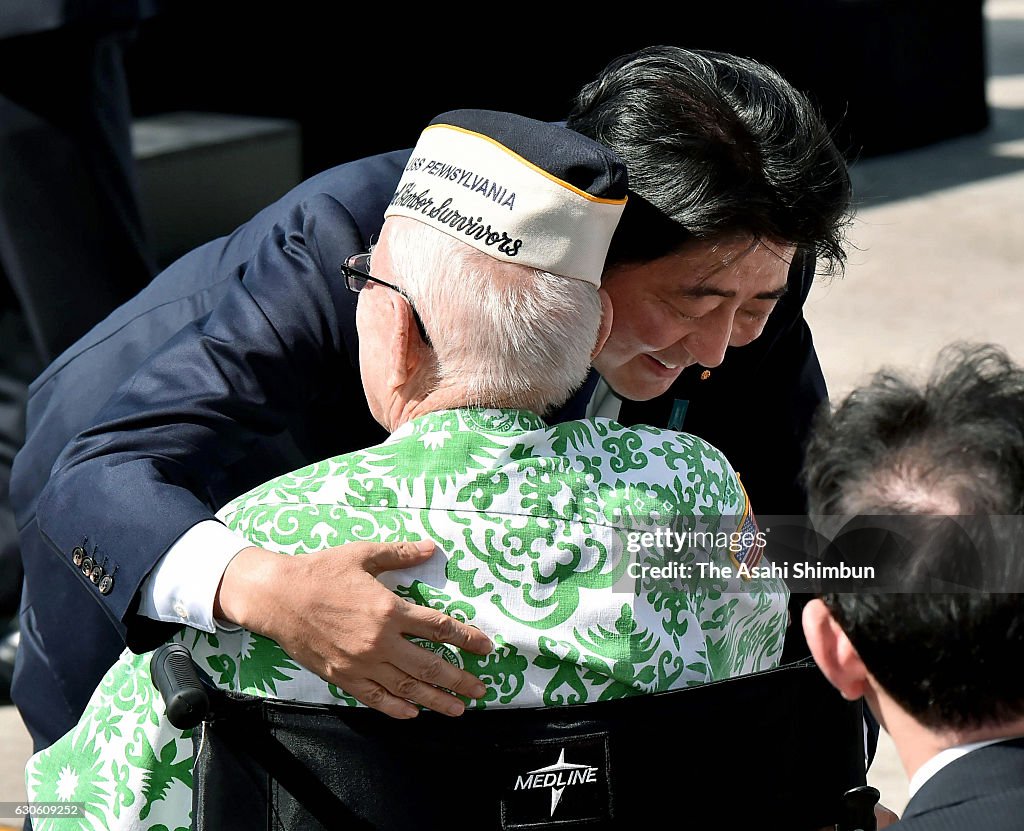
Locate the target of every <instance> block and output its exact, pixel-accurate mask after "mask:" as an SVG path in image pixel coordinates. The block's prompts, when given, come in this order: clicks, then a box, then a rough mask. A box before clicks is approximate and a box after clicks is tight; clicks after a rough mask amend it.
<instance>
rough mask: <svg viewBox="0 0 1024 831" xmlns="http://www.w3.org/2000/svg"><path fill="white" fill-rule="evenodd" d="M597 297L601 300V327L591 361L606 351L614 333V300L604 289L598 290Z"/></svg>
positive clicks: (591, 354)
mask: <svg viewBox="0 0 1024 831" xmlns="http://www.w3.org/2000/svg"><path fill="white" fill-rule="evenodd" d="M597 296H598V297H600V298H601V326H600V327H599V328H598V330H597V340H596V341H595V342H594V351H593V352H591V353H590V360H594V358H596V357H597V355H598V353H599V352H600V351H601V350H602V349H604V345H605V342H606V341H607V340H608V336H609V335H610V334H611V333H612V318H613V317H614V310H613V309H612V299H611V297H610V296H609V295H608V292H606V291H605V290H604V289H598V290H597Z"/></svg>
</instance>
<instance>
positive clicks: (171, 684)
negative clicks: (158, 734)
mask: <svg viewBox="0 0 1024 831" xmlns="http://www.w3.org/2000/svg"><path fill="white" fill-rule="evenodd" d="M149 671H150V675H151V676H152V677H153V683H154V684H156V688H157V689H158V690H160V695H161V696H162V697H163V699H164V704H165V706H166V713H167V720H168V721H169V722H170V723H171V724H173V725H174V726H175V727H177V728H178V729H179V730H189V729H191V728H193V727H195V726H196V725H198V724H199V722H201V721H202V720H203V719H204V718H205V717H206V714H207V713H208V712H209V711H210V696H209V695H207V692H206V688H205V687H203V683H202V681H200V680H199V673H198V672H197V671H196V665H195V664H194V663H193V662H192V655H191V653H190V652H189V651H188V650H187V649H186V648H185V647H184V646H182V645H181V644H180V643H167V644H164V645H163V646H161V647H160V648H159V649H157V650H156V652H154V653H153V657H152V659H151V660H150V662H149Z"/></svg>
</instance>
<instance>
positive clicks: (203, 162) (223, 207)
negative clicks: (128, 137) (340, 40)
mask: <svg viewBox="0 0 1024 831" xmlns="http://www.w3.org/2000/svg"><path fill="white" fill-rule="evenodd" d="M132 144H133V147H134V151H135V159H136V163H137V165H138V178H139V199H140V202H141V207H142V212H143V221H144V223H145V225H146V230H147V232H148V234H149V237H150V241H151V245H152V246H153V250H154V253H155V254H156V257H157V261H158V262H159V264H160V265H161V267H162V266H166V265H168V264H169V263H171V262H172V261H173V260H175V259H177V258H178V257H180V256H181V255H182V254H185V253H186V252H188V251H191V250H192V249H193V248H195V247H196V246H198V245H201V244H202V243H204V242H208V241H209V240H211V239H215V238H216V237H219V236H222V235H224V234H227V233H230V232H231V231H233V230H234V229H235V228H236V227H238V225H240V224H241V223H243V222H245V221H246V220H247V219H249V217H251V216H252V215H253V214H254V213H256V212H257V211H259V210H260V209H261V208H263V207H265V206H267V205H269V204H270V203H271V202H273V201H274V200H275V199H277V198H278V197H280V196H282V195H283V194H285V193H286V192H287V191H288V190H290V189H291V188H292V187H294V186H295V185H297V184H298V183H299V180H300V177H301V169H302V160H301V147H300V133H299V127H298V124H297V123H296V122H294V121H289V120H287V119H271V118H253V117H250V116H241V115H227V114H224V113H199V112H179V113H166V114H163V115H157V116H152V117H149V118H140V119H137V120H136V121H135V124H134V126H133V129H132Z"/></svg>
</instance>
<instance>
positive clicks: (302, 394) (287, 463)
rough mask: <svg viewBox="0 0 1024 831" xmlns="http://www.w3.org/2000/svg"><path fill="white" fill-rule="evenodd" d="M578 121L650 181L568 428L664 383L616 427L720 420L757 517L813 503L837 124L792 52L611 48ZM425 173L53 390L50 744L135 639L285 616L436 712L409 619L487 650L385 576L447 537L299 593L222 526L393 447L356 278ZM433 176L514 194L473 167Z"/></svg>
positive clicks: (187, 283)
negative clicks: (797, 70)
mask: <svg viewBox="0 0 1024 831" xmlns="http://www.w3.org/2000/svg"><path fill="white" fill-rule="evenodd" d="M653 114H657V117H658V118H659V119H660V121H659V122H658V123H652V121H651V118H652V117H653ZM569 126H571V127H572V128H574V129H576V130H578V131H580V132H582V133H584V134H587V135H590V136H591V137H593V138H596V139H597V140H599V141H601V142H603V143H604V144H606V145H608V146H611V147H612V148H613V149H614V150H616V151H617V152H618V153H619V154H620V155H621V156H622V157H623V158H624V160H625V161H626V164H627V166H628V168H629V170H630V176H631V181H632V191H631V196H630V201H629V204H628V207H627V209H626V212H625V215H624V217H623V220H622V223H621V224H620V226H619V230H618V231H617V232H616V234H615V237H614V239H613V243H612V250H611V252H610V254H609V261H608V267H607V269H606V271H605V275H604V290H605V291H606V293H607V295H608V296H609V297H610V299H611V301H612V305H613V306H614V315H613V320H612V333H611V336H610V337H609V339H608V346H607V347H606V349H605V350H603V351H602V352H601V354H600V355H598V356H597V358H596V359H595V367H596V369H597V371H598V372H599V373H600V375H601V376H602V377H603V380H604V382H605V386H606V389H605V390H604V391H603V393H601V394H600V395H597V394H595V386H597V385H598V382H599V381H600V380H601V378H599V377H598V374H597V373H594V374H592V378H591V380H590V381H589V382H588V383H587V384H586V385H585V387H584V388H583V389H581V390H580V391H579V392H578V394H577V395H576V396H575V398H574V399H573V400H572V401H571V402H570V404H569V405H568V406H567V407H566V408H565V409H564V410H563V411H562V412H560V413H556V414H552V418H553V419H556V420H558V419H565V418H573V417H577V416H580V415H583V414H584V413H586V412H588V411H590V412H598V413H599V414H602V415H604V414H608V412H609V407H610V408H611V409H612V410H616V411H617V410H618V409H619V405H620V402H621V399H620V398H619V396H618V395H616V393H619V394H621V396H623V397H625V398H630V399H636V400H638V401H639V400H645V399H649V400H652V402H653V403H652V406H651V407H650V408H644V407H636V408H633V407H630V408H629V409H628V410H627V409H626V406H625V405H623V407H622V412H621V413H620V418H621V419H622V420H623V421H625V422H627V423H635V422H638V421H648V422H651V423H654V424H656V425H660V426H670V427H673V428H675V429H687V430H691V431H694V432H698V433H699V432H702V431H703V432H704V433H705V437H706V438H707V439H708V440H710V441H711V442H712V443H715V444H718V445H719V447H720V449H722V450H724V452H726V453H727V454H730V453H731V452H732V453H735V456H730V458H731V460H732V461H733V463H734V464H735V466H736V467H737V468H738V470H739V471H740V474H741V475H742V476H743V481H744V482H745V484H746V485H747V487H748V489H749V492H750V495H751V498H752V500H754V501H755V502H756V501H757V500H761V503H762V504H763V506H764V507H763V508H759V509H758V510H763V511H766V512H773V511H774V512H802V510H803V502H804V496H803V490H802V487H801V486H800V484H799V482H798V480H797V476H796V474H797V472H798V470H799V466H800V459H801V457H802V447H803V439H804V434H805V432H806V427H807V425H809V423H810V420H811V417H812V414H813V412H814V411H815V410H816V409H817V407H818V406H819V404H820V403H821V402H822V401H823V400H824V398H825V386H824V381H823V379H822V376H821V370H820V368H819V366H818V362H817V359H816V357H815V354H814V350H813V346H812V343H811V337H810V333H809V331H808V328H807V325H806V323H805V322H804V320H803V317H802V314H801V307H802V304H803V301H804V299H805V297H806V296H807V292H808V291H809V289H810V284H811V280H812V278H813V275H814V269H815V262H816V260H819V261H823V262H829V263H839V262H841V260H842V256H843V250H842V229H843V226H844V224H845V221H846V219H847V216H848V210H849V199H850V191H849V179H848V176H847V172H846V167H845V163H844V160H843V159H842V156H841V154H840V153H839V152H838V150H837V149H836V148H835V146H834V145H833V144H832V142H831V140H830V139H829V136H828V132H827V130H826V128H825V127H824V125H823V124H822V122H821V121H820V119H819V118H818V117H817V116H816V114H815V113H814V112H813V110H812V108H811V107H810V105H809V103H808V102H807V100H806V99H805V98H804V97H803V96H801V95H799V94H798V93H797V92H796V91H795V90H793V89H792V87H791V86H790V85H789V84H787V83H786V82H785V81H784V80H783V79H782V78H780V77H779V76H778V75H777V74H776V73H774V72H772V71H771V70H769V69H767V68H765V67H763V66H759V65H757V64H755V63H753V62H750V61H746V60H743V59H739V58H735V57H732V56H723V55H714V54H701V53H695V52H691V51H687V50H682V49H676V48H670V47H655V48H651V49H647V50H642V51H641V52H639V53H637V54H635V55H631V56H627V57H626V58H624V59H621V60H619V61H616V62H613V64H612V65H610V66H609V67H608V68H607V69H606V70H605V71H604V72H603V73H602V74H601V76H600V77H599V78H598V79H597V80H596V81H595V82H594V83H593V84H591V85H589V86H588V87H586V88H585V89H584V90H583V91H582V93H581V94H580V96H579V99H578V101H577V105H576V107H575V109H574V111H573V113H572V114H571V116H570V118H569ZM407 163H412V162H410V159H409V151H408V150H404V151H395V152H392V153H387V154H383V155H380V156H375V157H372V158H368V159H362V160H359V161H355V162H351V163H349V164H345V165H341V166H340V167H338V168H335V169H332V170H329V171H326V172H324V173H322V174H320V175H318V176H316V177H314V178H312V179H311V180H309V181H307V182H305V183H303V184H302V185H300V186H299V187H297V188H296V189H295V190H293V191H292V192H291V193H289V194H287V195H286V196H285V197H283V198H282V199H281V200H279V201H278V202H277V203H275V204H274V205H271V206H269V207H268V208H266V209H265V210H263V211H262V212H260V213H259V214H257V215H256V216H255V217H254V218H253V219H252V220H250V221H249V222H247V223H246V224H244V225H242V226H241V227H240V228H238V229H237V230H236V231H235V232H234V233H233V234H231V235H229V236H227V237H225V238H223V239H219V240H215V241H213V242H211V243H208V244H207V245H205V246H202V247H200V248H199V249H197V250H196V251H194V252H192V253H190V254H188V255H187V256H185V257H183V258H182V259H181V260H179V261H178V262H177V263H174V264H172V265H171V266H170V267H169V268H168V269H167V270H166V271H164V272H163V273H162V274H160V275H158V277H157V278H156V279H155V280H154V281H153V283H152V284H151V285H150V286H148V287H147V288H146V289H145V290H144V291H143V292H142V293H141V294H140V295H139V296H138V297H136V298H135V299H133V300H132V301H130V302H129V303H127V304H125V305H124V306H122V307H121V308H120V309H118V310H117V311H115V312H114V313H113V314H112V315H111V316H110V317H108V318H107V319H106V320H105V321H103V322H102V323H101V324H100V325H98V326H97V327H96V328H95V329H94V330H93V331H92V332H90V333H89V334H88V335H87V336H86V337H85V338H83V339H82V340H81V341H79V343H78V344H76V346H75V347H73V348H72V349H70V350H68V351H67V352H66V353H65V354H64V355H62V356H61V357H60V358H59V359H58V360H57V361H56V362H55V363H54V364H52V365H51V366H50V367H49V368H48V369H47V370H46V371H45V372H44V373H43V374H42V375H41V376H40V377H39V378H38V379H37V381H36V382H35V384H34V385H33V388H32V397H31V399H30V401H29V407H28V421H29V437H28V440H27V442H26V444H25V447H24V449H23V450H22V451H21V453H20V454H19V456H18V458H17V460H16V463H15V472H14V481H13V483H12V499H13V501H14V504H15V507H16V511H17V516H18V523H19V528H20V529H21V531H22V545H23V558H24V564H25V572H26V584H25V586H26V588H25V600H24V603H23V607H22V615H21V619H22V627H23V643H22V656H21V657H20V658H19V666H18V670H17V676H16V678H15V691H14V692H15V701H16V703H17V704H18V706H19V708H20V710H21V712H22V715H23V717H24V720H25V722H26V724H27V726H28V727H29V730H30V731H31V732H32V733H33V736H34V737H35V741H36V746H37V748H39V747H44V746H46V745H47V744H49V743H50V742H51V741H52V740H53V739H55V738H56V737H57V736H59V735H61V734H63V733H64V732H66V730H67V729H68V728H69V727H70V726H71V725H72V724H73V723H74V722H75V721H76V720H77V718H78V716H79V714H80V712H81V709H82V708H83V707H84V705H85V702H86V700H87V698H88V696H89V694H90V692H91V691H92V689H93V687H94V686H95V684H96V682H97V680H98V679H99V678H100V676H101V675H102V673H103V672H104V671H105V669H106V668H107V667H108V666H109V664H110V663H111V662H112V661H113V659H114V658H115V657H116V656H117V654H118V653H119V652H120V650H121V649H122V648H123V645H124V643H127V644H128V645H129V646H130V647H132V648H133V649H136V650H145V649H149V648H152V647H154V646H156V645H157V644H158V643H160V642H162V641H163V640H165V639H166V638H167V637H168V635H169V633H170V632H172V631H174V629H175V628H176V627H180V626H181V625H189V626H193V627H195V628H198V629H205V630H207V631H212V628H213V620H214V618H217V619H221V620H225V621H230V622H235V623H238V624H239V625H243V626H245V627H246V628H249V629H251V630H254V631H257V632H260V633H262V634H265V635H267V636H268V637H271V638H273V639H274V640H276V641H277V642H278V643H281V644H282V645H283V646H284V647H285V648H286V649H287V650H291V651H292V652H293V653H301V655H302V656H303V661H302V662H303V663H304V664H305V665H306V666H307V667H308V668H310V669H312V670H314V671H315V672H317V673H318V674H319V675H321V677H324V678H327V679H329V680H331V681H333V682H334V683H336V684H337V685H338V686H340V687H342V688H344V689H346V690H347V691H348V692H349V693H351V694H352V695H354V696H355V697H357V698H359V699H360V700H362V701H364V703H367V704H369V705H370V706H373V707H376V708H377V709H380V710H382V711H384V712H389V713H392V714H397V713H398V712H399V711H401V710H404V709H405V707H406V705H405V702H404V701H403V699H407V700H410V701H413V702H414V703H422V702H420V701H419V700H418V697H417V695H416V692H415V691H416V688H417V685H418V684H420V683H422V682H424V681H425V682H429V680H430V679H431V678H432V677H436V672H437V669H438V667H437V661H436V658H435V656H433V655H431V654H430V653H427V651H426V650H424V651H423V654H422V655H421V656H418V657H415V658H410V657H409V653H408V651H407V641H406V640H405V638H404V637H403V636H404V635H419V636H421V637H425V638H427V639H429V640H433V641H443V642H452V643H459V644H472V643H478V640H477V638H478V635H477V634H475V633H474V630H472V628H471V627H467V626H465V624H463V623H460V622H458V621H455V620H453V619H451V618H446V617H444V616H442V615H440V614H438V615H437V617H436V619H435V620H434V621H433V624H432V625H431V626H430V627H429V628H427V629H424V628H423V627H422V622H413V621H411V620H409V618H408V612H407V610H406V609H405V608H403V606H405V607H407V604H401V603H397V604H396V603H395V602H394V600H393V597H392V596H391V594H390V593H389V592H387V591H386V590H385V589H384V588H383V587H382V586H381V585H380V584H378V583H377V582H376V581H375V580H373V579H372V577H373V575H374V574H376V573H377V572H379V571H380V570H382V569H386V568H395V567H398V566H400V565H403V564H409V563H411V562H413V561H418V560H419V559H422V558H423V557H425V556H429V552H428V551H420V550H418V549H416V548H415V547H414V546H411V545H408V544H405V545H398V544H395V545H391V546H387V545H385V546H370V545H369V544H363V545H362V547H361V548H360V547H356V548H354V549H347V550H346V554H347V556H342V557H325V558H322V559H321V561H320V564H319V566H318V567H319V568H320V569H321V570H320V571H319V572H318V573H317V574H316V575H310V578H311V579H307V580H303V581H302V585H301V586H299V585H294V584H293V583H285V582H282V581H280V580H278V579H277V575H276V574H275V573H274V571H273V569H262V568H257V567H254V566H253V567H250V566H248V565H247V563H249V562H252V561H251V560H249V559H247V557H246V556H244V555H246V551H243V550H241V549H243V548H244V547H245V546H247V545H248V544H247V543H246V542H244V541H239V540H238V539H236V538H234V537H232V536H231V535H229V534H227V532H226V531H225V529H224V528H223V526H220V525H219V524H218V523H216V522H215V521H213V511H214V510H215V509H216V508H217V507H219V506H221V505H223V504H224V503H225V502H226V501H227V500H228V499H230V498H232V497H233V496H235V495H237V494H238V493H239V492H241V491H243V490H245V489H247V488H249V487H251V486H253V485H254V484H257V483H259V482H261V481H264V480H267V479H269V478H271V477H272V476H274V475H276V474H279V473H281V472H282V471H286V470H290V469H294V468H296V467H297V466H299V465H301V464H306V463H308V462H309V461H311V460H315V459H320V458H325V457H327V456H332V455H337V454H339V453H343V452H346V451H348V450H352V449H356V448H361V447H364V446H367V445H370V444H373V443H374V442H377V441H379V440H380V439H381V437H382V436H381V433H380V429H379V428H378V427H377V426H376V425H375V423H374V422H373V420H372V418H371V416H370V414H369V412H368V410H367V409H366V406H365V404H364V402H363V401H362V400H361V398H360V396H359V394H358V390H359V388H360V384H359V377H358V373H359V365H358V344H357V342H356V335H355V327H354V304H353V302H352V300H351V297H352V296H351V294H350V293H349V292H347V291H346V289H345V285H344V281H343V280H341V279H340V276H339V273H340V272H339V269H340V266H341V264H342V263H344V262H345V260H346V258H348V257H349V256H350V255H352V254H353V253H356V252H360V251H366V250H367V248H368V247H369V246H370V244H371V243H372V241H373V238H374V236H375V234H377V233H378V231H379V230H380V227H381V224H382V219H383V213H384V208H385V207H386V206H387V205H388V203H389V201H390V200H391V198H392V196H393V194H394V189H395V185H396V183H397V181H398V179H399V176H400V174H401V172H402V170H403V169H404V167H405V166H406V164H407ZM434 175H444V176H447V177H452V176H454V177H455V180H456V181H458V182H459V184H460V185H461V186H465V187H476V188H479V187H485V188H488V189H490V190H489V191H488V192H493V193H494V195H495V196H494V198H496V199H509V198H514V194H512V193H510V192H507V191H503V190H502V187H503V183H498V182H493V183H492V182H481V181H480V177H479V175H477V176H476V179H474V171H471V170H463V171H442V170H437V171H436V172H435V173H434ZM439 279H444V275H443V274H440V275H439ZM727 352H728V356H727ZM325 377H330V378H332V379H334V380H333V381H332V383H331V384H329V385H324V384H322V383H321V379H323V378H325ZM346 391H348V392H346ZM768 400H770V401H771V402H772V404H771V405H770V406H766V405H765V404H764V402H765V401H768ZM69 441H70V443H69V444H68V442H69ZM65 445H67V446H66V447H65ZM622 452H623V453H628V452H629V449H628V448H622ZM58 456H59V459H58ZM55 460H57V461H56V464H54V461H55ZM51 467H52V468H53V470H52V475H51ZM429 550H432V549H429ZM236 555H237V556H236ZM261 562H265V561H264V560H261ZM58 563H59V564H58ZM467 683H468V682H467ZM468 689H469V688H468V687H467V691H468Z"/></svg>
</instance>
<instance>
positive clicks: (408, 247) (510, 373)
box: [386, 217, 601, 414]
mask: <svg viewBox="0 0 1024 831" xmlns="http://www.w3.org/2000/svg"><path fill="white" fill-rule="evenodd" d="M388 222H389V223H394V224H393V225H392V227H390V228H388V229H387V245H386V250H387V251H388V252H389V254H390V258H391V266H392V269H393V271H394V277H395V279H396V281H397V282H398V283H399V285H401V287H402V288H403V289H404V290H405V291H406V292H407V293H408V295H409V297H410V298H411V300H412V302H413V305H414V306H415V308H416V310H417V312H419V314H420V317H421V318H422V320H423V324H424V327H425V328H426V330H427V334H428V335H429V336H430V340H431V343H432V345H433V347H434V352H435V354H436V356H437V364H438V366H437V383H438V385H439V386H442V387H451V388H453V389H459V390H461V391H464V392H465V393H466V401H465V402H464V403H465V404H466V405H468V406H476V407H510V408H517V409H528V410H532V411H533V412H537V413H540V414H544V413H546V412H548V411H549V410H550V409H552V408H555V407H558V406H559V405H561V404H563V403H565V401H566V400H568V398H569V396H570V395H572V393H573V392H575V390H576V389H578V388H579V386H580V385H581V384H582V383H583V381H584V380H585V379H586V377H587V373H588V371H589V369H590V358H591V352H592V351H593V348H594V345H595V343H596V342H597V334H598V329H599V328H600V324H601V301H600V298H599V297H598V293H597V289H596V287H594V286H592V285H590V284H589V283H585V282H583V281H581V280H573V279H570V278H566V277H558V276H556V275H553V274H549V273H547V272H545V271H538V270H537V269H535V268H530V267H528V266H523V265H517V264H514V263H508V262H505V261H502V260H496V259H494V258H492V257H489V256H487V255H486V254H484V253H483V252H481V251H478V250H476V249H475V248H473V247H471V246H469V245H466V244H465V243H463V242H460V241H458V240H456V239H453V238H452V237H450V236H448V235H447V234H445V233H443V232H441V231H438V230H436V229H434V228H431V227H429V226H428V225H425V224H424V223H422V222H416V221H415V220H411V219H405V218H401V217H392V218H391V219H389V220H388ZM398 223H401V224H400V225H399V224H398Z"/></svg>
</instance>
